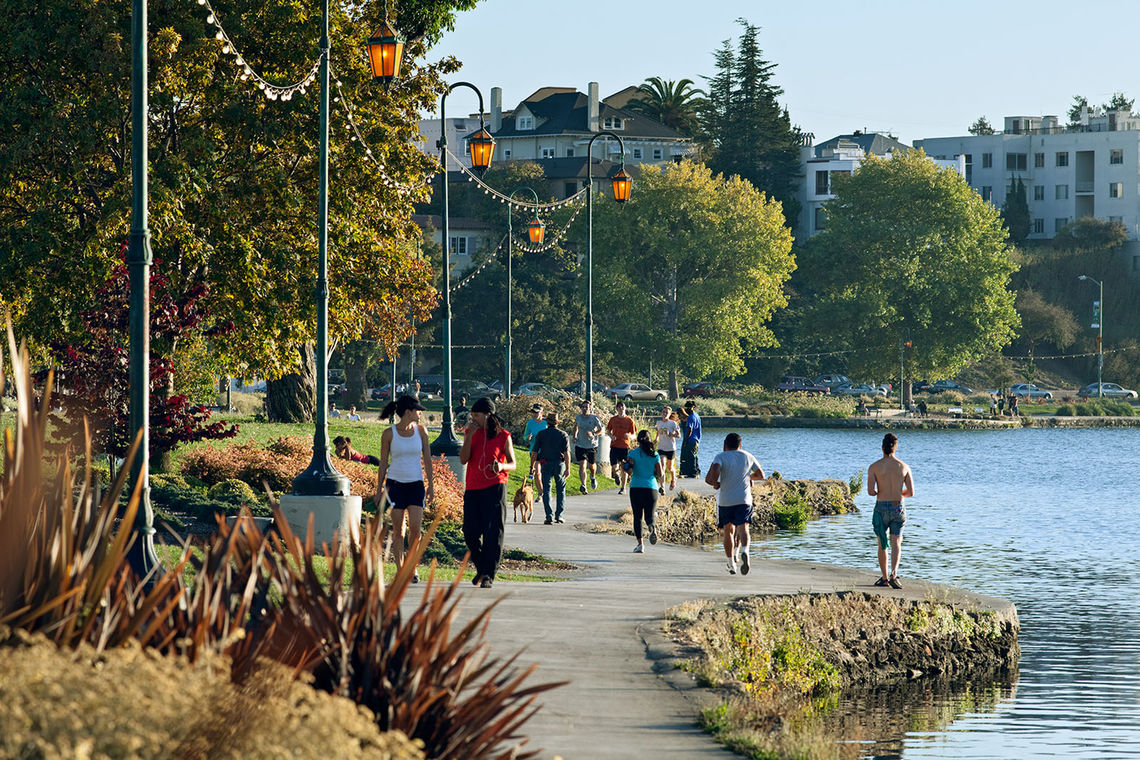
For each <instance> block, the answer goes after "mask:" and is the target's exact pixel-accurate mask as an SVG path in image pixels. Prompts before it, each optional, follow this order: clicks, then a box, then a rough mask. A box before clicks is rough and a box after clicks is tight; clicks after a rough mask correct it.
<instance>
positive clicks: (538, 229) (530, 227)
mask: <svg viewBox="0 0 1140 760" xmlns="http://www.w3.org/2000/svg"><path fill="white" fill-rule="evenodd" d="M524 190H525V191H526V192H528V193H530V194H531V195H532V196H534V205H535V211H534V218H533V219H531V220H530V221H529V222H528V223H527V225H526V230H527V239H528V240H530V242H531V245H542V239H543V236H544V235H545V234H546V225H545V224H543V223H542V220H541V219H539V218H538V208H537V207H538V193H536V192H535V191H534V190H532V189H531V188H529V187H527V186H525V185H524V186H522V187H519V188H516V189H515V190H514V191H513V192H512V193H511V194H510V196H509V198H508V200H514V197H515V193H521V192H523V191H524ZM514 247H515V236H514V214H513V213H512V209H511V204H510V203H508V204H507V376H506V382H505V383H504V384H503V397H504V398H509V397H510V395H511V290H512V287H513V284H514V283H513V272H512V269H511V266H512V264H511V262H512V261H513V260H514Z"/></svg>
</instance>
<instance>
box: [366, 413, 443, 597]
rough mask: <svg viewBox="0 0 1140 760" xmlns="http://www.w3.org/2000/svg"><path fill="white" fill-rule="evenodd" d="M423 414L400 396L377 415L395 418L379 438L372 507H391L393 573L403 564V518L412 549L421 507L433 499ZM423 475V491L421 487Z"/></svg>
mask: <svg viewBox="0 0 1140 760" xmlns="http://www.w3.org/2000/svg"><path fill="white" fill-rule="evenodd" d="M423 410H424V408H423V406H421V405H420V402H419V401H416V399H415V398H413V397H412V396H401V397H400V398H399V399H397V400H396V401H393V402H389V403H388V406H386V407H385V408H384V411H382V412H381V413H380V417H381V419H383V418H385V417H391V416H392V413H393V412H395V413H396V414H397V415H398V417H399V419H398V420H396V424H395V425H392V426H391V427H390V428H388V429H387V430H385V431H384V434H383V436H381V438H380V471H379V473H377V482H376V506H377V508H378V509H380V510H381V514H382V513H383V512H382V510H383V509H384V504H385V503H386V502H388V503H391V505H392V554H393V555H394V557H393V558H394V559H395V561H396V572H399V571H400V568H401V566H402V565H403V564H404V516H405V515H407V518H408V542H409V545H411V546H415V544H416V542H417V541H419V540H420V531H421V528H422V527H423V521H424V505H425V504H426V503H428V502H429V501H430V500H431V498H432V497H433V496H434V495H435V481H434V478H433V475H432V469H431V450H430V448H429V447H428V434H427V428H425V427H424V426H423V425H421V424H419V421H420V412H422V411H423ZM425 473H426V474H427V488H425V487H424V474H425ZM419 580H420V576H419V573H418V572H414V573H413V574H412V582H413V583H418V582H419Z"/></svg>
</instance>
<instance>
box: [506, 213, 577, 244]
mask: <svg viewBox="0 0 1140 760" xmlns="http://www.w3.org/2000/svg"><path fill="white" fill-rule="evenodd" d="M583 208H585V205H581V206H578V207H577V208H575V209H574V213H573V214H571V215H570V218H569V219H567V220H566V224H565V226H563V227H562V229H561V230H559V231H558V232H556V233H554V235H552V236H551V237H550V238H549V239H545V238H544V241H543V244H542V245H539V246H533V245H527V244H526V243H520V242H518V241H516V242H515V248H517V249H519V250H520V251H522V252H523V253H542V252H544V251H549V250H550V249H551V248H554V247H555V246H556V245H558V243H559V241H561V240H562V238H563V236H565V235H566V233H567V232H568V231H569V230H570V225H571V224H573V223H574V220H575V219H577V218H578V214H581V213H582V209H583Z"/></svg>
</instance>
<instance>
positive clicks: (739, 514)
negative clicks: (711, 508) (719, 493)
mask: <svg viewBox="0 0 1140 760" xmlns="http://www.w3.org/2000/svg"><path fill="white" fill-rule="evenodd" d="M751 522H752V505H751V504H736V505H733V506H731V507H717V510H716V527H718V528H721V529H723V528H724V526H726V525H728V524H730V523H731V524H732V525H747V524H749V523H751Z"/></svg>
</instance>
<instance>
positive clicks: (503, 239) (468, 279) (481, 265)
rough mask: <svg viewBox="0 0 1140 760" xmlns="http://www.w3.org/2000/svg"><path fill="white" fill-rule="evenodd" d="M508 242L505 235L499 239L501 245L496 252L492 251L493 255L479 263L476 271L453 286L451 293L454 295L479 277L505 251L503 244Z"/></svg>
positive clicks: (496, 248)
mask: <svg viewBox="0 0 1140 760" xmlns="http://www.w3.org/2000/svg"><path fill="white" fill-rule="evenodd" d="M506 242H507V236H506V235H503V236H502V237H501V238H499V244H498V245H497V246H495V250H493V251H491V253H490V254H488V255H487V258H485V259H483V261H481V262H480V263H479V266H477V267H475V269H473V270H472V271H471V272H469V273H468V274H467V276H466V277H464V278H463V279H462V280H460V281H459V282H457V283H455V284H454V285H452V286H451V292H452V293H454V292H455V291H457V290H459V289H460V288H462V287H463V286H464V285H466V284H467V283H469V282H471V281H472V280H474V279H475V277H476V276H478V274H479V273H480V272H482V271H483V270H484V269H486V268H487V265H488V264H490V263H491V262H492V261H494V260H495V259H496V258H498V256H499V253H500V252H501V251H502V250H503V244H504V243H506Z"/></svg>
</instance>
